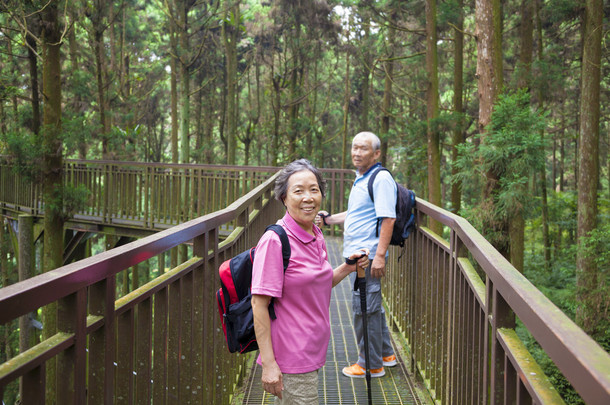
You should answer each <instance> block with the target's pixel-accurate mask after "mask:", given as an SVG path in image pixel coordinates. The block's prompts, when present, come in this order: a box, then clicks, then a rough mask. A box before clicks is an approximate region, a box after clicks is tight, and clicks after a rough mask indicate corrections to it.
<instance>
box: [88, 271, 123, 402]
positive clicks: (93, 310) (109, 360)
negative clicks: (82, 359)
mask: <svg viewBox="0 0 610 405" xmlns="http://www.w3.org/2000/svg"><path fill="white" fill-rule="evenodd" d="M115 288H116V286H115V277H114V276H110V277H107V278H106V279H104V280H102V281H99V282H97V283H96V284H93V285H92V286H91V287H89V313H90V314H91V315H92V316H101V317H103V319H104V323H103V325H102V327H100V328H99V329H97V330H95V331H93V332H92V333H91V334H90V335H89V353H88V358H89V365H88V380H89V385H88V387H89V388H88V391H87V394H88V399H89V403H91V404H101V403H104V404H111V403H112V402H113V398H114V390H113V386H114V370H115V367H114V359H115V356H114V350H115V349H114V348H115V330H114V327H115V322H114V297H115Z"/></svg>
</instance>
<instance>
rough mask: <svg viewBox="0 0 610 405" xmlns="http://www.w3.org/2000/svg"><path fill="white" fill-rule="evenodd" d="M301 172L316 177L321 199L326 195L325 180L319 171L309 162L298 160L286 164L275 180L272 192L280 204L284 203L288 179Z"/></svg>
mask: <svg viewBox="0 0 610 405" xmlns="http://www.w3.org/2000/svg"><path fill="white" fill-rule="evenodd" d="M303 170H309V171H310V172H312V173H313V174H314V176H316V180H317V181H318V187H319V188H320V192H321V193H322V197H324V196H325V195H326V180H324V178H323V177H322V173H320V170H318V168H317V167H315V166H314V165H312V164H311V162H310V161H309V160H307V159H298V160H295V161H294V162H292V163H288V164H287V165H286V166H285V167H284V168H283V169H282V171H281V172H280V174H279V175H278V176H277V179H275V188H274V189H273V192H274V194H275V199H276V200H278V201H281V202H282V203H283V202H284V199H285V198H286V195H287V194H288V179H290V176H292V175H293V174H295V173H298V172H302V171H303Z"/></svg>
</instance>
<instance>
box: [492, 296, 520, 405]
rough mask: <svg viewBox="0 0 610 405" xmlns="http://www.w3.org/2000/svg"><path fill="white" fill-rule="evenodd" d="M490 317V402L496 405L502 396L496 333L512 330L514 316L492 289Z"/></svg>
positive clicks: (501, 367) (501, 360)
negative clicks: (500, 330)
mask: <svg viewBox="0 0 610 405" xmlns="http://www.w3.org/2000/svg"><path fill="white" fill-rule="evenodd" d="M492 294H493V301H492V316H491V347H490V349H491V353H490V356H491V361H490V365H491V387H490V395H491V396H492V397H491V402H492V403H494V404H498V403H500V402H501V401H502V399H503V396H504V390H505V387H504V364H503V363H504V350H503V348H502V345H501V344H500V342H499V341H498V336H497V332H498V329H500V328H514V327H515V316H514V314H513V312H512V310H511V309H510V306H509V305H508V304H507V303H506V301H505V300H504V297H502V295H500V293H499V292H498V290H497V288H496V287H495V286H494V287H493V291H492Z"/></svg>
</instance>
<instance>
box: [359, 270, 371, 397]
mask: <svg viewBox="0 0 610 405" xmlns="http://www.w3.org/2000/svg"><path fill="white" fill-rule="evenodd" d="M357 281H358V289H359V290H360V311H361V312H362V335H363V337H364V366H365V372H366V374H365V376H366V389H367V391H368V396H369V405H372V404H373V400H372V396H371V366H370V360H371V357H370V353H369V331H368V319H367V313H366V269H364V268H363V267H360V265H358V277H357Z"/></svg>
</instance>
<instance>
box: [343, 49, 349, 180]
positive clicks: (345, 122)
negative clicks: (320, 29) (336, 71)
mask: <svg viewBox="0 0 610 405" xmlns="http://www.w3.org/2000/svg"><path fill="white" fill-rule="evenodd" d="M349 54H350V50H349V47H348V49H346V51H345V80H344V82H345V91H344V95H343V147H342V149H341V168H342V169H347V162H348V157H347V156H348V151H347V138H348V135H347V133H348V121H349V99H350V94H351V92H350V80H349V74H350V65H349V56H350V55H349Z"/></svg>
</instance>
